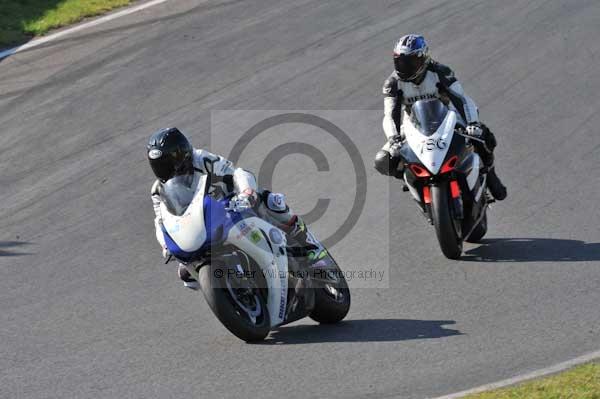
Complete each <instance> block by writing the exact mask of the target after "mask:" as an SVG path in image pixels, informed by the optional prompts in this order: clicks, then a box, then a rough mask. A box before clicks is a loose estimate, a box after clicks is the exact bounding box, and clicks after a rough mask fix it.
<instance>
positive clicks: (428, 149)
mask: <svg viewBox="0 0 600 399" xmlns="http://www.w3.org/2000/svg"><path fill="white" fill-rule="evenodd" d="M409 115H410V116H409V118H407V119H408V120H407V121H405V122H404V123H403V129H404V134H405V136H406V144H405V145H403V146H402V147H400V148H399V150H398V151H399V154H400V156H401V159H402V164H401V167H403V168H404V181H405V183H406V186H405V187H406V191H410V193H411V194H412V196H413V197H414V199H415V200H416V201H417V203H418V204H419V207H420V208H421V210H422V211H423V213H424V215H425V216H426V217H427V219H428V220H429V222H430V223H431V224H433V225H434V227H435V232H436V235H437V238H438V242H439V244H440V247H441V249H442V252H443V253H444V255H445V256H446V257H448V258H450V259H458V258H459V257H460V255H461V253H462V243H463V240H465V241H468V242H478V241H479V240H481V238H483V236H484V235H485V234H486V232H487V214H486V211H487V208H488V205H489V203H491V202H493V199H492V198H491V197H489V196H488V195H487V193H486V174H485V172H486V170H485V168H484V167H483V164H482V161H481V158H480V157H479V155H477V153H476V152H475V150H474V147H473V145H472V143H471V141H472V140H478V141H483V140H479V139H477V138H473V137H470V136H468V135H466V134H465V130H464V126H461V124H462V123H461V122H459V120H458V117H457V114H456V112H454V111H453V110H450V109H448V107H447V106H446V105H444V103H442V102H441V101H440V100H437V99H434V100H421V101H417V102H415V103H414V104H413V105H412V107H411V109H410V112H409Z"/></svg>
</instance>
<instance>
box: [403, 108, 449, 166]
mask: <svg viewBox="0 0 600 399" xmlns="http://www.w3.org/2000/svg"><path fill="white" fill-rule="evenodd" d="M455 125H456V113H455V112H454V111H452V110H449V111H448V113H447V114H446V117H445V118H444V121H443V122H442V123H441V124H440V127H439V128H438V129H437V131H436V132H435V133H434V134H432V135H430V136H425V135H424V134H422V133H421V132H420V131H419V130H418V129H417V128H416V127H415V126H414V124H413V123H412V122H411V121H410V120H407V121H406V124H405V127H404V134H405V135H406V141H407V143H408V145H409V146H410V147H411V149H412V150H413V152H414V154H415V155H416V156H417V158H418V159H419V161H421V163H422V164H423V165H424V166H425V167H426V168H427V169H428V170H429V172H431V173H432V174H434V175H435V174H437V173H438V172H439V170H440V168H441V167H442V163H443V162H444V159H445V158H446V154H447V153H448V149H449V148H450V143H451V142H452V137H453V136H454V127H455Z"/></svg>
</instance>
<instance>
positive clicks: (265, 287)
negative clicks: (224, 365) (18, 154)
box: [161, 173, 350, 341]
mask: <svg viewBox="0 0 600 399" xmlns="http://www.w3.org/2000/svg"><path fill="white" fill-rule="evenodd" d="M211 187H214V186H212V184H211V175H210V174H209V175H203V174H199V173H194V174H191V175H185V176H176V177H174V178H172V179H170V180H168V181H167V182H166V183H165V184H164V186H163V192H162V196H163V199H164V201H163V202H162V204H161V212H162V215H163V233H164V237H165V241H166V244H167V247H168V249H169V251H170V253H171V254H172V255H173V256H175V257H176V258H177V259H178V260H179V261H180V262H182V263H183V264H184V265H185V266H186V269H187V270H188V271H189V273H190V274H191V275H192V276H193V277H194V278H195V279H197V280H198V282H199V283H200V287H201V290H202V292H203V294H204V297H205V299H206V301H207V302H208V305H209V306H210V308H211V309H212V311H213V312H214V314H215V315H216V316H217V318H218V319H219V320H220V321H221V323H223V325H224V326H225V327H226V328H227V329H228V330H229V331H231V332H232V333H233V334H234V335H236V336H237V337H238V338H240V339H242V340H245V341H257V340H262V339H264V338H265V337H266V336H267V334H268V333H269V331H270V330H272V329H274V328H275V327H277V326H281V325H283V324H287V323H290V322H292V321H295V320H298V319H301V318H303V317H306V316H309V317H311V318H312V319H314V320H316V321H318V322H320V323H337V322H339V321H341V320H342V319H343V318H344V317H345V316H346V314H347V313H348V310H349V309H350V290H349V289H348V285H347V283H346V280H345V278H344V275H343V273H342V272H341V270H340V268H339V267H338V265H337V264H336V262H335V260H334V259H333V258H332V257H331V255H330V254H329V252H328V251H324V252H323V254H324V255H323V256H322V257H321V259H318V260H317V262H316V263H314V264H312V265H311V266H310V267H309V266H308V265H309V263H308V262H307V260H306V259H305V258H303V257H299V256H297V254H295V255H294V256H293V255H292V254H290V249H292V253H293V252H294V250H293V246H291V245H290V246H288V243H287V237H286V235H285V233H284V232H283V231H282V230H280V229H279V228H277V227H276V226H274V225H272V224H271V223H269V222H267V221H265V220H264V219H261V218H260V217H258V216H257V214H256V213H255V212H254V210H253V209H252V208H249V207H247V208H242V209H240V207H239V206H235V205H234V204H235V200H234V199H232V198H231V197H227V196H224V195H218V194H216V192H217V191H219V190H212V191H211ZM309 234H310V233H309ZM311 238H312V239H314V236H312V234H311ZM296 249H297V248H296ZM325 252H326V253H327V254H326V255H325Z"/></svg>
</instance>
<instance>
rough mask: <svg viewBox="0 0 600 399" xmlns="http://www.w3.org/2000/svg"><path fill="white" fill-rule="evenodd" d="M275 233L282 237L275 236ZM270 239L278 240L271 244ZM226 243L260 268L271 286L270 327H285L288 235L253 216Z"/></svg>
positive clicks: (268, 301) (269, 301) (235, 229)
mask: <svg viewBox="0 0 600 399" xmlns="http://www.w3.org/2000/svg"><path fill="white" fill-rule="evenodd" d="M273 231H277V232H278V233H279V234H273V233H272V232H273ZM271 236H273V237H277V240H272V239H271V238H270V237H271ZM226 242H228V243H230V244H232V245H234V246H236V247H237V248H239V249H241V250H242V251H244V252H246V253H247V254H248V255H249V256H250V257H251V258H252V259H254V261H255V262H256V263H257V264H258V265H259V267H260V268H261V270H262V273H263V275H264V277H265V280H266V282H267V286H268V298H267V307H268V310H269V316H270V317H271V327H274V326H277V325H279V324H282V323H284V322H285V317H286V307H287V294H288V258H287V250H286V240H285V234H284V233H283V232H282V231H281V230H279V229H278V228H277V227H275V226H273V225H272V224H270V223H268V222H267V221H265V220H262V219H261V218H259V217H256V216H252V217H248V218H245V219H243V220H241V221H239V222H238V223H236V224H235V225H234V226H233V227H232V228H231V230H229V233H228V235H227V239H226Z"/></svg>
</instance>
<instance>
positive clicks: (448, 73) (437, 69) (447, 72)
mask: <svg viewBox="0 0 600 399" xmlns="http://www.w3.org/2000/svg"><path fill="white" fill-rule="evenodd" d="M427 70H428V71H431V72H434V73H435V74H436V75H437V76H438V78H439V80H440V83H441V84H442V85H444V86H445V87H450V86H451V85H452V83H454V82H456V77H455V76H454V71H452V69H450V67H448V66H446V65H444V64H440V63H439V62H437V61H431V62H430V63H429V65H428V66H427Z"/></svg>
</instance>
